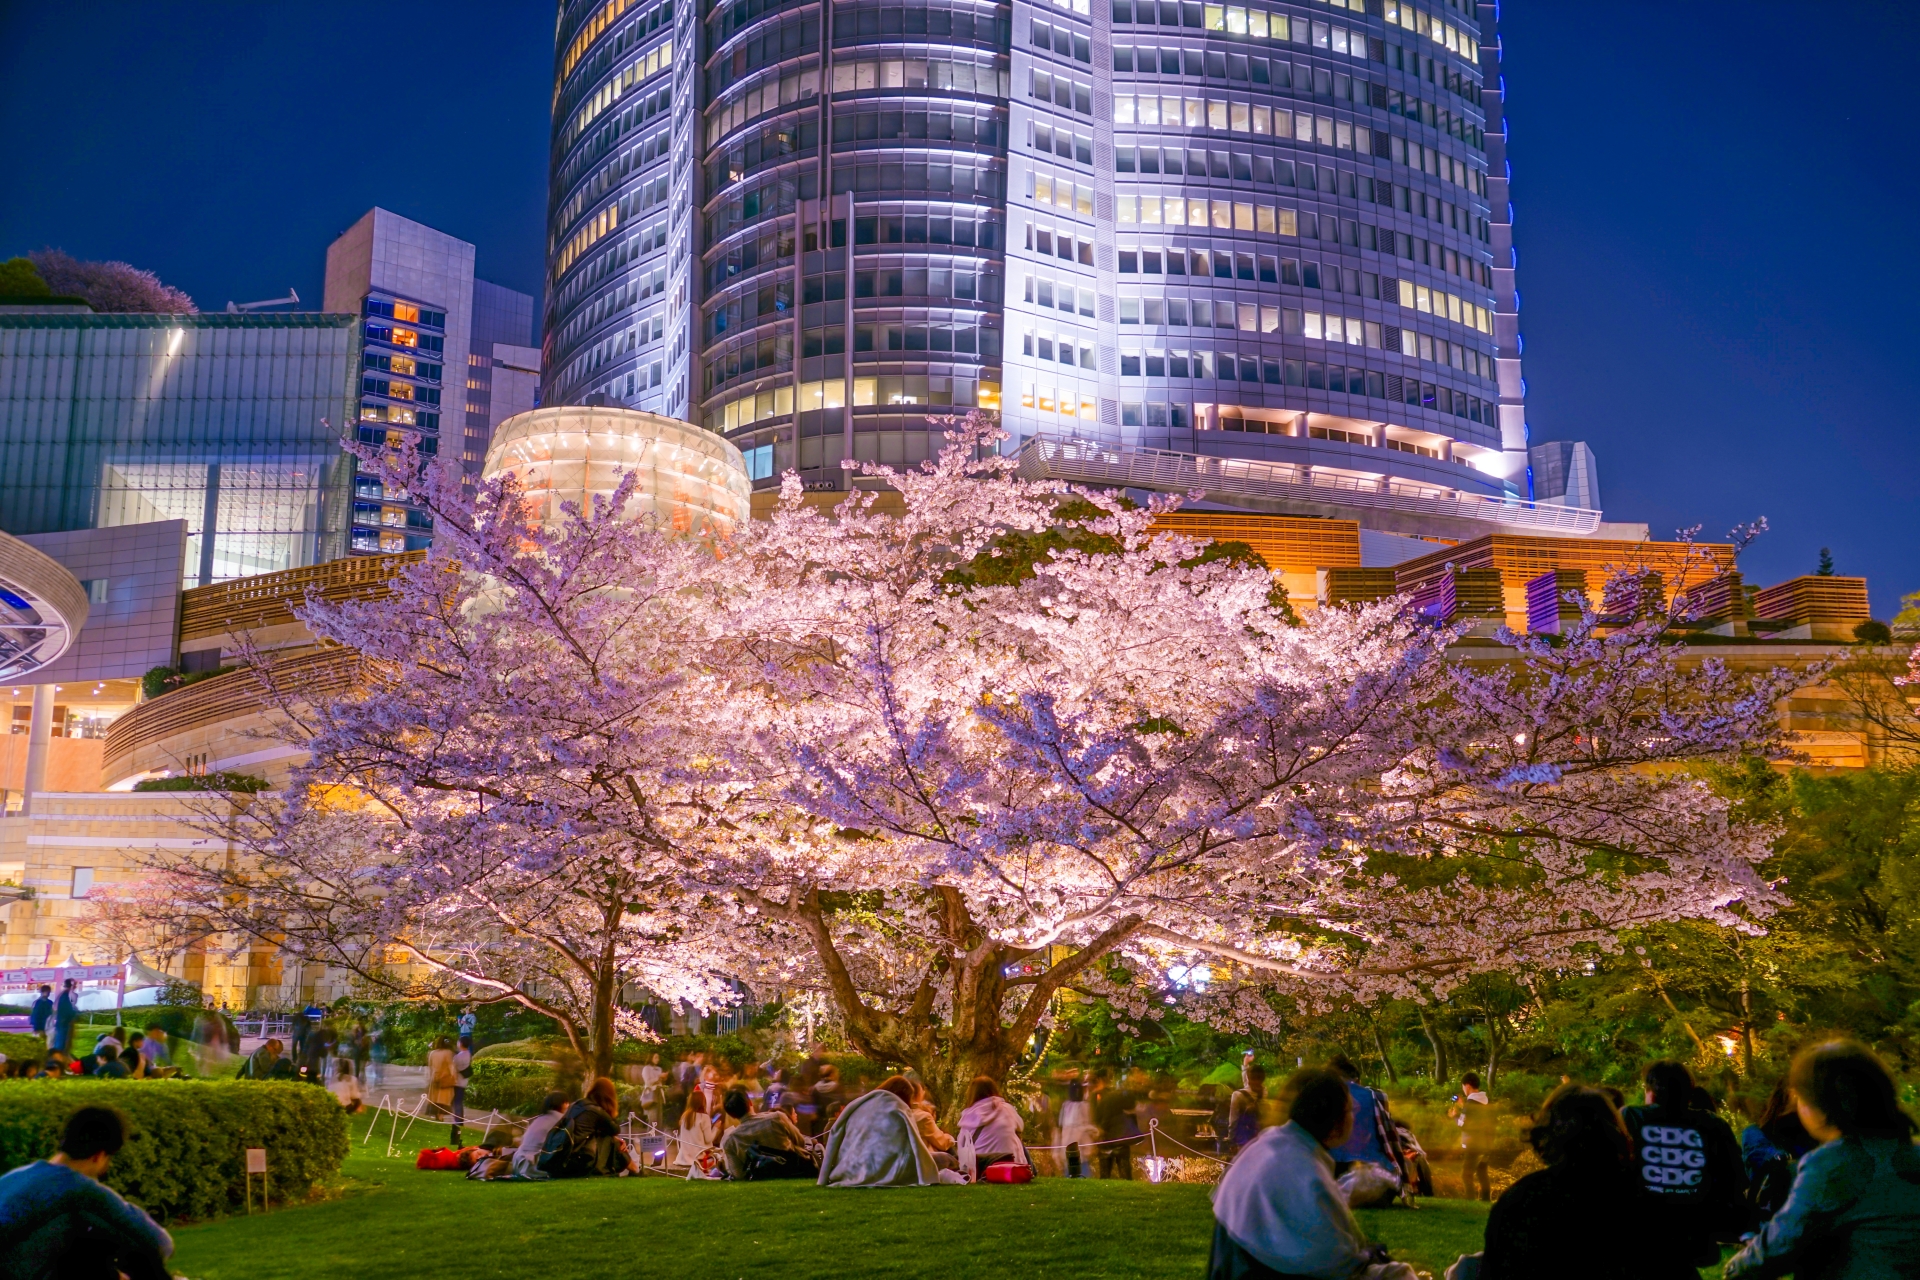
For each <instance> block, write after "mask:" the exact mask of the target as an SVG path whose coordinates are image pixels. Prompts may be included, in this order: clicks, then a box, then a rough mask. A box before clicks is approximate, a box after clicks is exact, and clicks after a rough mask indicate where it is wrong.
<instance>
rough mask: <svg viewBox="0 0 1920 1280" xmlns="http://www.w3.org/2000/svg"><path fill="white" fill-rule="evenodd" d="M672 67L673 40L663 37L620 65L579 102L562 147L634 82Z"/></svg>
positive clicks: (650, 77)
mask: <svg viewBox="0 0 1920 1280" xmlns="http://www.w3.org/2000/svg"><path fill="white" fill-rule="evenodd" d="M672 68H673V41H671V40H663V41H661V42H660V43H659V44H658V45H655V46H654V47H653V48H652V49H649V50H648V51H647V52H646V53H643V54H641V55H640V56H639V57H637V58H635V59H634V60H633V61H632V62H631V63H629V64H628V65H627V66H625V67H622V68H621V70H620V74H619V75H617V76H615V77H614V78H613V79H611V80H609V81H607V82H606V83H605V84H604V85H601V86H600V89H599V91H598V92H596V93H595V94H594V95H593V96H592V97H590V98H588V99H587V100H586V101H585V102H583V103H581V104H580V109H579V110H578V111H576V112H574V113H573V118H572V119H571V120H569V121H568V122H567V128H566V132H565V133H564V134H563V135H562V137H561V139H560V146H561V147H562V148H563V149H564V148H566V147H569V146H571V145H573V141H574V139H576V138H578V137H579V136H580V135H581V134H583V133H585V132H586V131H587V127H588V126H589V125H591V124H592V123H593V122H594V121H595V120H597V119H599V118H600V113H601V112H603V111H605V110H607V109H608V108H609V107H611V106H612V105H613V104H614V103H616V102H618V101H620V95H621V94H623V93H625V92H627V90H629V89H632V88H634V87H635V86H636V85H640V84H644V83H645V82H647V81H648V80H651V79H652V78H653V77H654V76H656V75H658V74H660V73H661V72H662V71H669V70H671V69H672Z"/></svg>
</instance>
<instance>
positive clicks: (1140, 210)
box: [1118, 195, 1493, 289]
mask: <svg viewBox="0 0 1920 1280" xmlns="http://www.w3.org/2000/svg"><path fill="white" fill-rule="evenodd" d="M1118 200H1119V206H1120V208H1119V214H1120V217H1119V222H1120V225H1121V226H1145V227H1151V226H1168V227H1178V226H1187V227H1207V228H1209V229H1211V230H1215V231H1229V230H1231V231H1249V230H1251V231H1254V232H1255V233H1256V234H1264V233H1267V232H1268V231H1271V232H1272V233H1273V234H1274V235H1277V236H1287V237H1295V236H1297V237H1298V238H1299V239H1302V240H1321V241H1332V242H1333V243H1335V244H1344V245H1347V246H1348V247H1350V248H1354V249H1371V250H1373V251H1374V252H1376V253H1382V254H1388V255H1391V256H1394V257H1399V258H1404V259H1406V260H1407V261H1409V262H1417V263H1419V264H1421V265H1422V266H1427V267H1431V268H1433V269H1434V270H1436V271H1442V272H1445V273H1446V274H1448V275H1451V276H1457V277H1459V278H1460V279H1463V280H1467V281H1470V282H1472V283H1474V284H1477V285H1479V286H1480V287H1481V288H1484V289H1491V288H1492V287H1493V267H1492V266H1491V265H1490V264H1488V263H1486V262H1483V261H1481V260H1480V258H1479V257H1478V256H1477V255H1476V254H1474V253H1472V252H1470V251H1469V252H1462V251H1460V250H1458V249H1449V248H1447V247H1446V246H1445V245H1443V244H1439V243H1436V242H1435V241H1432V240H1425V239H1422V238H1421V237H1419V236H1415V235H1411V234H1409V233H1407V232H1404V231H1394V230H1393V229H1392V228H1390V227H1376V226H1374V225H1373V224H1372V223H1370V222H1356V221H1354V220H1353V219H1351V218H1336V217H1335V216H1334V215H1333V214H1332V213H1316V212H1314V211H1313V210H1310V209H1309V210H1305V211H1296V210H1293V209H1288V208H1284V207H1277V206H1273V205H1261V204H1251V203H1248V202H1246V201H1240V200H1234V201H1227V200H1214V199H1207V200H1202V199H1198V198H1196V197H1189V196H1134V195H1124V196H1121V197H1119V198H1118ZM1209 213H1211V215H1212V216H1211V219H1209V216H1208V215H1209ZM1269 217H1271V219H1272V222H1271V225H1270V224H1269ZM1130 248H1131V246H1128V247H1127V248H1123V249H1122V250H1121V255H1122V257H1121V261H1122V263H1123V264H1124V263H1125V262H1126V256H1125V255H1126V253H1127V252H1128V251H1129V249H1130ZM1176 252H1177V251H1176ZM1131 269H1132V268H1130V267H1127V266H1125V265H1122V266H1121V267H1120V270H1121V271H1128V270H1131ZM1141 269H1142V270H1151V271H1157V270H1158V268H1157V267H1156V268H1148V267H1147V266H1146V265H1145V262H1144V260H1143V261H1142V266H1141ZM1169 273H1170V274H1176V275H1177V274H1180V268H1179V267H1177V266H1176V267H1169Z"/></svg>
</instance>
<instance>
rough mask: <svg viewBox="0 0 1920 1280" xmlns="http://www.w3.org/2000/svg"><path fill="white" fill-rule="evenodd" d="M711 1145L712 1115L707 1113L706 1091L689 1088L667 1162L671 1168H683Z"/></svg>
mask: <svg viewBox="0 0 1920 1280" xmlns="http://www.w3.org/2000/svg"><path fill="white" fill-rule="evenodd" d="M712 1145H713V1117H712V1116H710V1115H708V1114H707V1095H706V1091H705V1090H703V1089H699V1088H693V1089H689V1090H688V1091H687V1101H686V1105H685V1107H684V1108H682V1110H681V1112H680V1134H679V1136H678V1137H677V1138H675V1139H674V1142H673V1154H672V1156H671V1157H669V1158H668V1160H667V1164H668V1166H669V1167H671V1168H675V1169H682V1170H684V1169H686V1168H687V1167H688V1166H690V1165H691V1164H692V1163H693V1162H694V1161H695V1160H697V1159H699V1158H700V1153H701V1152H702V1151H705V1150H706V1149H707V1148H708V1147H711V1146H712Z"/></svg>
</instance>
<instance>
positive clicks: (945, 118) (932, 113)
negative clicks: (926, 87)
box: [833, 106, 1007, 147]
mask: <svg viewBox="0 0 1920 1280" xmlns="http://www.w3.org/2000/svg"><path fill="white" fill-rule="evenodd" d="M899 139H909V140H919V139H925V140H927V141H929V142H952V143H956V144H958V145H959V146H963V147H1004V146H1006V145H1007V131H1006V124H1005V122H1004V121H1003V119H1002V118H1001V116H1000V115H999V114H998V113H997V112H995V111H993V110H992V109H991V108H985V107H983V108H981V109H979V110H978V111H974V110H970V109H968V108H966V107H964V106H962V107H960V108H959V109H958V110H953V111H948V110H943V109H941V108H938V107H935V108H927V107H909V108H901V107H859V108H856V109H854V110H850V111H836V112H834V113H833V140H834V141H835V142H874V141H881V142H889V143H891V142H895V141H897V140H899Z"/></svg>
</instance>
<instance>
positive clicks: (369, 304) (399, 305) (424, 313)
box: [362, 297, 447, 329]
mask: <svg viewBox="0 0 1920 1280" xmlns="http://www.w3.org/2000/svg"><path fill="white" fill-rule="evenodd" d="M362 314H365V315H370V316H384V317H385V318H387V319H388V320H398V321H400V322H401V323H403V324H417V325H420V326H422V327H423V328H427V329H445V328H446V327H447V313H446V312H444V311H434V310H431V309H429V308H426V307H421V306H419V305H418V304H416V303H412V302H400V301H397V300H396V301H392V302H389V301H387V300H386V299H384V298H371V297H370V298H368V299H367V301H366V305H365V307H364V309H363V312H362Z"/></svg>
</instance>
